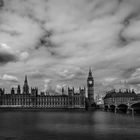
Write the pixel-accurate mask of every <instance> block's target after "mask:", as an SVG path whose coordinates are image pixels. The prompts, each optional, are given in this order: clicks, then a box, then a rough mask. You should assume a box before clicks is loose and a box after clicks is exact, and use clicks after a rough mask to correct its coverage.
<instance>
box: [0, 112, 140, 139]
mask: <svg viewBox="0 0 140 140" xmlns="http://www.w3.org/2000/svg"><path fill="white" fill-rule="evenodd" d="M132 139H133V140H138V139H140V116H135V117H132V116H131V115H125V114H116V115H115V114H113V113H110V112H102V111H95V112H0V140H132Z"/></svg>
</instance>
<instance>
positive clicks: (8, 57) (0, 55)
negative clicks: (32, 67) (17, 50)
mask: <svg viewBox="0 0 140 140" xmlns="http://www.w3.org/2000/svg"><path fill="white" fill-rule="evenodd" d="M16 61H17V57H16V56H14V55H13V54H9V53H4V52H0V64H6V63H8V62H16Z"/></svg>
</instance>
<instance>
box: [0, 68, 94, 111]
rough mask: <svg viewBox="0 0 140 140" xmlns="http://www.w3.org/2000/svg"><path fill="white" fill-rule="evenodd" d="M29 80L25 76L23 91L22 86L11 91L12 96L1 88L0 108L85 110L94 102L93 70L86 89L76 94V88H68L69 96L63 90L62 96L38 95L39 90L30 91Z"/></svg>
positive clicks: (89, 75)
mask: <svg viewBox="0 0 140 140" xmlns="http://www.w3.org/2000/svg"><path fill="white" fill-rule="evenodd" d="M29 89H30V88H29V85H28V79H27V76H25V81H24V85H23V90H22V92H21V88H20V85H18V87H17V89H16V90H15V89H14V88H12V89H11V93H10V94H6V93H5V90H4V89H2V88H0V108H85V106H86V101H87V102H88V105H89V106H91V105H92V103H93V102H94V79H93V76H92V72H91V70H89V74H88V78H87V93H88V97H86V88H85V87H84V88H79V92H78V93H76V92H75V90H74V88H68V94H67V95H66V94H64V88H62V94H61V95H46V94H45V93H44V92H41V93H40V94H38V88H31V90H29Z"/></svg>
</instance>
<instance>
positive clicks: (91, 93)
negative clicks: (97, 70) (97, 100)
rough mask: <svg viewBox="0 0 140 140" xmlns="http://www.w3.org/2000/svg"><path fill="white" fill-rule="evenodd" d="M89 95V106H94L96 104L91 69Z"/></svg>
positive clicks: (88, 85)
mask: <svg viewBox="0 0 140 140" xmlns="http://www.w3.org/2000/svg"><path fill="white" fill-rule="evenodd" d="M87 93H88V102H89V105H92V104H93V103H94V79H93V76H92V72H91V69H89V73H88V78H87Z"/></svg>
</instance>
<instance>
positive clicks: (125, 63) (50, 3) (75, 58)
mask: <svg viewBox="0 0 140 140" xmlns="http://www.w3.org/2000/svg"><path fill="white" fill-rule="evenodd" d="M89 67H92V71H93V76H94V79H95V92H96V94H103V93H104V91H105V90H108V89H110V88H116V89H118V88H135V89H136V90H137V91H140V0H3V1H2V0H1V1H0V87H5V88H6V89H7V90H10V88H11V87H12V86H16V85H17V84H21V85H23V81H24V75H25V74H27V75H28V79H29V84H30V86H38V87H39V89H40V90H48V89H49V90H51V91H52V92H53V91H57V92H58V91H59V90H60V87H62V86H64V87H66V86H67V85H70V86H75V87H76V88H77V87H78V86H86V78H87V74H88V69H89Z"/></svg>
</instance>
